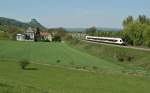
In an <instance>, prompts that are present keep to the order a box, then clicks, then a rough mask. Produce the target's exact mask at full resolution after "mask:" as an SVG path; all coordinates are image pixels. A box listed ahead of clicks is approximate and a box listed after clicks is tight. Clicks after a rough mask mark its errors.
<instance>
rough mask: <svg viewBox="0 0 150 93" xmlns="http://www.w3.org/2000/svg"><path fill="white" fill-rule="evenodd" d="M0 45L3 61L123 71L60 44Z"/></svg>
mask: <svg viewBox="0 0 150 93" xmlns="http://www.w3.org/2000/svg"><path fill="white" fill-rule="evenodd" d="M0 45H1V46H0V51H1V52H0V59H3V60H8V59H10V60H16V61H21V60H29V61H31V62H37V63H43V64H44V63H45V64H51V65H60V66H64V67H75V68H86V69H88V70H91V69H93V67H97V68H100V69H101V70H107V71H108V72H113V71H114V72H120V71H121V69H123V68H122V67H120V66H118V65H117V64H113V63H111V62H108V61H105V60H102V59H99V58H97V57H94V56H91V55H89V54H87V53H82V52H80V51H78V50H75V49H73V48H70V47H69V46H68V45H66V44H62V43H45V42H36V43H35V42H15V41H0ZM58 61H60V62H58Z"/></svg>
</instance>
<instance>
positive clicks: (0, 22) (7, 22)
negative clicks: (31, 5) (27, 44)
mask: <svg viewBox="0 0 150 93" xmlns="http://www.w3.org/2000/svg"><path fill="white" fill-rule="evenodd" d="M4 26H15V27H18V28H23V29H27V28H28V27H39V28H41V29H45V27H44V26H43V25H41V24H40V23H39V22H38V21H37V20H36V19H32V20H31V21H30V22H28V23H25V22H21V21H18V20H15V19H10V18H5V17H0V27H1V28H3V27H4Z"/></svg>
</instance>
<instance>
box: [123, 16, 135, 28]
mask: <svg viewBox="0 0 150 93" xmlns="http://www.w3.org/2000/svg"><path fill="white" fill-rule="evenodd" d="M133 20H134V19H133V17H132V16H128V17H127V18H126V19H125V20H124V21H123V26H124V27H126V26H128V25H129V24H130V23H133Z"/></svg>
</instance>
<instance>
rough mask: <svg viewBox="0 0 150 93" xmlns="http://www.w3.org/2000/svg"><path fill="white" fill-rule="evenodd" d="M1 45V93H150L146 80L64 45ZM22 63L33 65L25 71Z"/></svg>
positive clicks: (10, 43)
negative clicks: (24, 61)
mask: <svg viewBox="0 0 150 93" xmlns="http://www.w3.org/2000/svg"><path fill="white" fill-rule="evenodd" d="M0 45H1V46H0V51H1V52H0V93H149V91H150V89H149V86H150V78H149V77H145V76H138V75H136V76H134V75H131V74H129V75H127V74H124V72H123V73H119V72H120V71H121V70H123V68H124V67H123V66H121V65H119V64H116V63H113V62H109V61H105V60H103V59H101V58H97V57H95V56H92V55H89V54H87V53H85V52H83V51H78V50H76V49H74V48H71V47H69V46H68V45H67V44H66V43H45V42H44V43H42V42H16V41H0ZM89 48H90V47H89ZM14 54H15V55H14ZM24 59H27V60H29V61H30V62H32V63H31V64H30V65H29V66H28V67H27V68H28V69H26V70H22V69H21V68H20V66H19V63H18V62H20V60H24ZM81 67H82V69H81ZM96 67H97V69H96ZM87 70H88V71H87ZM93 70H94V72H92V71H93ZM108 72H109V73H108ZM121 72H122V71H121Z"/></svg>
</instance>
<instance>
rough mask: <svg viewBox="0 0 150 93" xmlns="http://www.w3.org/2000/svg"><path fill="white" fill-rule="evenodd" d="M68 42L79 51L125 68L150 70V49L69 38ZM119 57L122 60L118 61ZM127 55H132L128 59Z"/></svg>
mask: <svg viewBox="0 0 150 93" xmlns="http://www.w3.org/2000/svg"><path fill="white" fill-rule="evenodd" d="M68 44H69V45H70V46H71V47H72V48H75V49H77V50H79V51H82V52H85V53H88V54H90V55H92V56H95V57H98V58H99V59H103V60H107V61H109V62H112V63H114V64H118V65H120V66H123V67H125V68H127V69H131V70H136V69H138V70H139V69H140V70H142V69H146V70H150V61H149V60H150V51H142V50H136V49H129V48H123V47H116V46H107V45H103V44H93V43H87V42H83V41H79V40H71V41H70V42H68ZM119 57H121V58H123V59H124V61H122V62H120V61H119V60H118V58H119ZM129 57H133V59H132V60H130V61H128V58H129Z"/></svg>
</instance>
